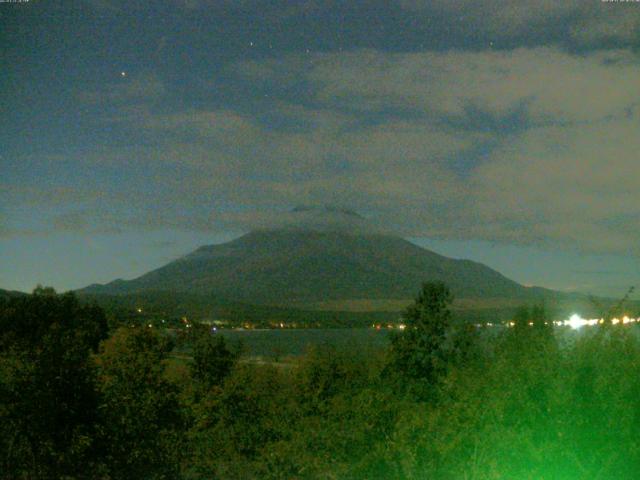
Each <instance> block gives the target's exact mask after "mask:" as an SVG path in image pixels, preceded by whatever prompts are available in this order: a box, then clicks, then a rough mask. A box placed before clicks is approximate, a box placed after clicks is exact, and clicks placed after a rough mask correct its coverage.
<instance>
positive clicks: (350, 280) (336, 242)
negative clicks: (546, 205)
mask: <svg viewBox="0 0 640 480" xmlns="http://www.w3.org/2000/svg"><path fill="white" fill-rule="evenodd" d="M331 213H332V215H333V214H336V213H337V214H338V215H339V216H340V217H341V218H343V217H345V218H346V217H351V216H353V218H355V219H356V220H357V221H358V222H360V221H361V220H362V217H359V216H357V214H353V213H352V212H348V211H338V210H336V211H333V212H331ZM321 223H322V222H321ZM327 225H331V226H335V223H334V222H328V223H327V222H324V223H323V226H322V228H310V227H309V226H308V225H306V226H305V227H304V228H297V227H294V226H289V227H282V228H278V229H272V230H257V231H254V232H251V233H248V234H246V235H244V236H242V237H240V238H237V239H235V240H233V241H230V242H228V243H224V244H219V245H209V246H204V247H200V248H198V249H197V250H196V251H194V252H193V253H190V254H188V255H186V256H184V257H182V258H180V259H178V260H175V261H173V262H171V263H169V264H167V265H165V266H163V267H160V268H158V269H156V270H153V271H151V272H149V273H147V274H144V275H142V276H141V277H139V278H136V279H134V280H129V281H125V280H116V281H114V282H111V283H108V284H106V285H91V286H89V287H87V288H86V289H84V290H83V291H82V293H91V294H109V295H122V294H132V293H140V292H144V291H165V292H175V293H178V292H188V293H193V294H207V295H209V294H210V295H215V296H217V297H220V298H226V299H230V300H235V301H242V302H248V303H252V304H272V305H292V304H304V303H313V302H322V301H340V300H349V299H370V300H379V299H410V298H413V296H414V295H415V293H416V292H417V290H418V289H419V287H420V285H421V283H422V282H424V281H428V280H441V281H444V282H445V283H447V284H448V285H449V287H450V288H451V289H452V291H453V293H454V295H455V296H456V297H457V298H508V299H523V300H533V299H538V298H544V297H546V296H549V295H553V292H552V291H549V290H545V289H541V288H535V287H534V288H528V287H524V286H522V285H520V284H518V283H516V282H514V281H512V280H510V279H508V278H506V277H505V276H503V275H501V274H500V273H498V272H496V271H495V270H492V269H491V268H489V267H487V266H485V265H483V264H480V263H477V262H473V261H470V260H455V259H451V258H447V257H444V256H442V255H438V254H437V253H434V252H432V251H430V250H427V249H424V248H421V247H418V246H416V245H414V244H413V243H411V242H409V241H407V240H404V239H402V238H400V237H397V236H394V235H389V234H382V233H366V232H365V231H364V230H363V229H362V228H360V229H357V230H358V231H357V232H349V231H347V230H346V229H344V228H342V225H341V227H340V228H333V227H331V228H327Z"/></svg>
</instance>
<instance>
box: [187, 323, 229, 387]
mask: <svg viewBox="0 0 640 480" xmlns="http://www.w3.org/2000/svg"><path fill="white" fill-rule="evenodd" d="M239 356H240V351H239V350H236V351H232V350H231V349H230V348H229V347H228V346H227V343H226V342H225V340H224V337H223V336H222V335H213V334H211V333H209V332H208V331H205V332H204V333H202V334H200V336H199V337H198V339H197V340H196V341H195V343H194V346H193V363H192V365H191V366H192V376H193V379H194V380H195V381H196V382H199V383H200V384H201V385H202V386H203V387H204V388H206V389H208V388H211V387H213V386H215V385H220V384H221V383H222V381H223V380H224V379H225V378H226V377H227V375H229V373H230V372H231V369H232V368H233V366H234V365H235V363H236V362H237V360H238V357H239Z"/></svg>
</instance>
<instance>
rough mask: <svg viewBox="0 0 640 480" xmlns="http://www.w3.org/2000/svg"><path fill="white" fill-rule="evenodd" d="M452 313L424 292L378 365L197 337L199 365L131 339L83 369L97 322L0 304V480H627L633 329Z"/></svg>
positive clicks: (24, 304)
mask: <svg viewBox="0 0 640 480" xmlns="http://www.w3.org/2000/svg"><path fill="white" fill-rule="evenodd" d="M450 301H451V295H450V294H449V291H448V289H447V288H446V287H445V286H444V285H442V284H437V283H436V284H425V285H424V286H423V289H422V291H421V293H420V295H419V296H418V298H417V299H416V302H415V304H414V305H412V306H411V307H410V308H409V309H408V310H407V313H406V315H405V322H406V325H407V329H406V330H405V332H404V333H403V334H401V335H399V336H397V337H395V338H394V339H393V342H392V345H391V348H390V349H389V350H388V351H385V350H383V349H378V350H375V349H374V350H366V349H364V348H358V349H356V348H351V349H348V348H346V349H338V348H336V347H335V346H334V347H330V346H326V347H316V348H312V349H309V350H308V351H306V353H305V354H304V355H301V356H300V357H299V358H297V359H295V360H293V361H292V360H291V359H288V361H287V362H278V363H273V364H269V363H268V362H267V363H265V362H257V361H255V359H254V361H248V360H247V359H246V358H239V353H238V352H237V351H234V350H232V349H230V348H229V347H228V346H227V345H226V343H225V342H224V340H222V337H219V336H218V335H210V334H209V333H206V334H205V335H200V336H198V334H197V330H198V329H197V328H193V329H192V330H194V332H195V333H194V335H193V336H194V337H195V339H196V340H195V343H194V346H193V358H188V357H186V356H185V354H184V353H179V352H175V351H173V350H172V347H173V345H172V342H171V341H170V340H169V339H168V336H166V334H165V333H163V332H162V331H158V329H156V328H140V327H137V328H120V329H118V330H116V331H115V332H113V334H112V336H111V337H110V338H108V339H107V340H103V341H102V342H101V343H100V350H99V353H97V354H96V353H92V351H94V352H95V350H93V349H94V348H95V347H96V345H98V342H99V341H100V339H101V338H102V337H103V336H104V332H105V328H106V327H105V320H104V315H103V314H102V312H101V311H100V310H99V309H95V308H93V307H82V306H80V305H78V303H77V301H76V300H75V298H74V297H73V296H72V295H62V296H59V295H56V294H55V292H53V291H51V290H49V289H43V288H38V289H37V290H36V291H35V292H34V294H33V295H30V296H25V297H22V298H20V297H3V298H2V299H0V327H1V330H0V347H1V350H0V353H1V355H0V420H1V422H0V462H1V463H0V468H1V470H0V471H1V472H2V473H1V474H0V477H1V478H10V479H14V478H15V479H31V478H35V479H40V478H42V479H49V478H51V479H63V478H64V479H67V480H70V479H83V478H88V479H89V478H91V479H94V478H95V479H101V480H111V479H113V480H116V479H125V478H127V479H128V478H141V479H180V478H184V479H189V480H195V479H203V480H204V479H212V478H213V479H238V480H240V479H242V480H245V479H246V480H252V479H256V480H257V479H260V480H263V479H264V480H285V479H286V480H291V479H342V478H346V479H353V480H365V479H366V480H370V479H380V480H382V479H384V480H414V479H415V480H418V479H424V478H430V479H435V480H439V479H443V480H449V479H452V480H457V479H477V480H484V479H505V480H506V479H531V480H539V479H560V480H563V479H572V480H573V479H579V480H588V479H594V478H606V479H608V478H615V479H621V480H626V479H635V478H636V477H637V472H638V471H639V470H640V448H638V446H639V443H638V439H637V432H638V431H639V430H640V413H639V412H640V332H639V331H638V330H639V329H638V327H637V326H630V325H627V326H625V325H605V326H602V327H593V328H591V329H585V330H579V331H573V330H570V329H555V330H553V329H552V328H551V327H550V322H549V318H548V314H547V313H546V312H545V310H544V309H543V308H541V307H533V308H522V309H520V311H519V312H518V315H517V316H516V318H515V322H516V326H515V327H514V328H508V329H503V330H498V331H497V332H496V330H484V329H481V330H478V329H476V328H475V327H473V326H470V325H468V324H467V325H465V324H456V323H455V322H453V321H452V320H451V317H450V313H449V309H448V307H449V304H450ZM168 365H171V368H168ZM398 371H401V372H403V374H402V375H398V373H397V372H398ZM416 385H417V386H424V385H427V386H428V389H427V390H421V389H420V388H417V387H416ZM425 391H426V392H427V393H428V395H422V393H424V392H425ZM416 393H418V394H417V395H416Z"/></svg>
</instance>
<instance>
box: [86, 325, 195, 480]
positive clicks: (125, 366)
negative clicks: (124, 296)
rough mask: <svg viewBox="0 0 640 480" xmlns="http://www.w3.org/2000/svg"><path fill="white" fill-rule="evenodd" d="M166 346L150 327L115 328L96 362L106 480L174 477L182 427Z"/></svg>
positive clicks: (166, 342) (176, 473) (167, 341)
mask: <svg viewBox="0 0 640 480" xmlns="http://www.w3.org/2000/svg"><path fill="white" fill-rule="evenodd" d="M171 348H172V345H171V342H170V341H169V340H168V339H167V338H165V337H162V336H161V335H160V334H158V333H156V332H155V331H154V330H153V329H151V328H145V327H138V328H133V329H131V328H120V329H118V330H117V331H116V332H115V333H114V335H113V336H112V337H111V338H109V339H108V340H107V341H105V342H103V343H102V345H101V347H100V354H99V355H98V356H97V357H96V362H97V365H98V374H99V377H98V379H99V389H100V393H101V396H102V398H101V402H102V403H101V405H100V412H101V426H102V429H103V430H102V433H103V436H102V441H103V444H104V450H105V452H106V457H107V466H108V469H109V478H111V479H114V480H115V479H129V478H145V479H152V478H158V479H160V478H175V477H177V475H178V471H179V467H180V456H181V452H182V450H181V449H182V445H181V431H182V428H183V422H182V417H181V414H180V406H179V404H178V398H177V394H176V391H175V388H174V386H173V385H172V384H171V383H169V381H168V380H166V378H165V375H164V374H165V359H166V358H167V354H168V353H169V352H170V351H171Z"/></svg>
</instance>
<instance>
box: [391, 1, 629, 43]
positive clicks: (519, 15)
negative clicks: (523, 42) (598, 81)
mask: <svg viewBox="0 0 640 480" xmlns="http://www.w3.org/2000/svg"><path fill="white" fill-rule="evenodd" d="M399 5H400V6H401V8H403V9H404V10H405V11H407V12H410V13H412V14H413V15H418V16H423V18H428V17H429V16H432V15H437V16H439V17H440V18H442V17H444V18H445V19H446V20H445V21H447V22H448V23H452V24H456V23H458V24H460V25H463V27H464V29H465V30H468V31H473V32H476V33H478V34H482V35H485V36H487V37H489V38H491V37H492V38H494V39H496V41H497V40H503V39H513V38H528V39H529V41H530V42H531V41H533V42H535V38H536V37H537V38H538V41H537V42H536V43H538V44H540V43H564V44H566V45H569V46H571V47H574V48H575V47H583V48H585V47H588V48H596V49H597V48H603V47H606V48H610V47H611V45H612V44H613V45H615V46H617V47H621V46H631V45H634V44H637V42H638V40H640V37H639V31H640V8H638V5H637V3H635V2H606V1H595V2H588V1H581V0H459V1H456V2H450V1H447V0H399Z"/></svg>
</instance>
